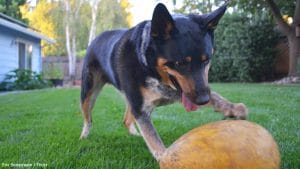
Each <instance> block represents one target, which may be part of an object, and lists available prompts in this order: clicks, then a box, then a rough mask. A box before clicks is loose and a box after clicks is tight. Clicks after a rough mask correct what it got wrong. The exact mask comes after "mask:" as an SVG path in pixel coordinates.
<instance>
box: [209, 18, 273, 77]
mask: <svg viewBox="0 0 300 169" xmlns="http://www.w3.org/2000/svg"><path fill="white" fill-rule="evenodd" d="M273 28H274V25H273V23H272V22H271V21H270V19H269V18H268V17H267V16H259V17H252V18H251V19H249V18H248V17H247V16H243V15H242V14H227V15H225V16H224V18H222V20H221V21H220V23H219V25H218V27H217V29H216V30H215V45H216V52H215V54H214V56H213V59H212V66H211V70H210V75H209V78H210V81H223V82H236V81H240V82H257V81H266V80H270V79H272V78H273V70H274V60H275V59H274V54H275V49H274V46H275V44H276V42H277V39H278V37H277V36H276V33H275V32H274V30H273Z"/></svg>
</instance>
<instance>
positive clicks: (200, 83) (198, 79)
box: [151, 4, 226, 111]
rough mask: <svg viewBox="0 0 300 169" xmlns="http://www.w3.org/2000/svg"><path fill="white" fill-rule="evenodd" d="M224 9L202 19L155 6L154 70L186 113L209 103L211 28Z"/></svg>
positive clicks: (153, 24) (152, 31)
mask: <svg viewBox="0 0 300 169" xmlns="http://www.w3.org/2000/svg"><path fill="white" fill-rule="evenodd" d="M225 10H226V5H223V6H221V7H220V8H219V9H217V10H215V11H213V12H212V13H209V14H205V15H174V16H173V17H172V16H171V15H170V13H169V12H168V10H167V8H166V7H165V6H164V5H163V4H158V5H157V6H156V7H155V9H154V12H153V17H152V21H151V39H152V42H153V43H152V46H153V48H154V49H155V53H156V59H157V60H156V70H157V72H158V74H159V75H160V76H161V79H162V81H163V82H164V83H165V84H167V85H169V86H171V87H172V88H176V89H177V90H180V91H181V92H182V102H183V104H184V106H185V108H186V110H187V111H192V110H195V108H196V105H203V104H206V103H208V102H209V99H210V97H209V95H210V89H209V87H208V70H209V63H210V60H211V57H212V54H213V41H214V35H213V32H214V28H215V27H216V25H217V24H218V21H219V19H220V18H221V17H222V16H223V14H224V12H225Z"/></svg>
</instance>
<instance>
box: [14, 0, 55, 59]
mask: <svg viewBox="0 0 300 169" xmlns="http://www.w3.org/2000/svg"><path fill="white" fill-rule="evenodd" d="M56 7H57V6H56V5H55V4H53V3H48V2H47V1H46V0H40V1H39V2H38V3H37V4H36V6H35V7H34V8H32V7H30V5H29V4H28V3H26V4H24V5H22V6H20V12H21V14H22V18H23V19H26V20H28V24H29V26H30V27H33V28H35V29H37V30H38V31H40V32H41V33H42V34H44V35H47V36H48V37H50V38H52V39H56V38H57V34H56V28H55V25H54V20H53V17H52V15H49V14H51V12H52V10H53V9H54V8H56ZM42 46H43V48H42V52H43V55H44V56H48V55H51V54H54V53H55V52H56V51H57V46H58V45H57V44H53V45H47V42H44V41H42Z"/></svg>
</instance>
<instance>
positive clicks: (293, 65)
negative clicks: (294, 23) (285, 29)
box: [287, 31, 300, 76]
mask: <svg viewBox="0 0 300 169" xmlns="http://www.w3.org/2000/svg"><path fill="white" fill-rule="evenodd" d="M287 37H288V43H289V59H290V61H289V74H288V76H297V63H298V59H299V58H300V38H297V37H296V35H295V31H292V32H290V33H289V35H288V36H287Z"/></svg>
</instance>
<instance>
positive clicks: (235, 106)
mask: <svg viewBox="0 0 300 169" xmlns="http://www.w3.org/2000/svg"><path fill="white" fill-rule="evenodd" d="M209 104H210V105H212V107H213V108H214V110H215V111H216V112H222V113H223V114H224V119H226V118H235V119H243V120H244V119H246V118H247V115H248V109H247V107H246V106H245V104H243V103H231V102H230V101H228V100H226V99H225V98H224V97H222V96H221V95H220V94H218V93H216V92H213V91H212V92H211V94H210V102H209Z"/></svg>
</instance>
